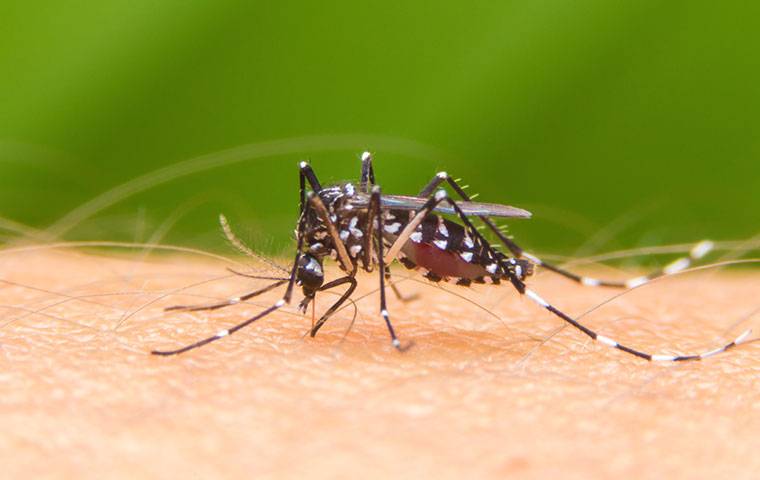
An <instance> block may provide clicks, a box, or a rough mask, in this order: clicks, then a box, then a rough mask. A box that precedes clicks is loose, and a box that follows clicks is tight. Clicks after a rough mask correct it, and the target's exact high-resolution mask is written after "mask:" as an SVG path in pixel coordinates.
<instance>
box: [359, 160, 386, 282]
mask: <svg viewBox="0 0 760 480" xmlns="http://www.w3.org/2000/svg"><path fill="white" fill-rule="evenodd" d="M368 156H369V153H368V152H364V155H363V156H362V160H364V158H365V157H368ZM367 161H368V162H371V158H368V159H367ZM369 171H372V166H371V164H370V168H369ZM372 179H373V182H374V176H373V177H372ZM379 209H380V199H379V198H378V197H376V196H371V197H370V199H369V205H367V220H366V225H365V230H364V238H363V240H362V251H363V254H362V268H364V271H365V272H371V271H372V269H373V258H374V257H373V253H374V252H373V250H374V248H373V247H374V244H373V242H374V240H375V228H380V225H376V223H377V221H376V220H375V219H376V218H377V211H378V210H379ZM381 231H382V230H381Z"/></svg>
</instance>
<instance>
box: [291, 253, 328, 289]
mask: <svg viewBox="0 0 760 480" xmlns="http://www.w3.org/2000/svg"><path fill="white" fill-rule="evenodd" d="M296 280H297V282H298V285H300V286H301V287H303V294H304V295H306V296H307V297H313V296H314V294H315V293H317V290H319V287H321V286H322V283H324V281H325V273H324V271H323V270H322V262H320V261H319V260H318V259H317V258H316V257H315V256H313V255H310V254H308V253H305V254H303V255H301V256H300V258H299V259H298V271H297V272H296Z"/></svg>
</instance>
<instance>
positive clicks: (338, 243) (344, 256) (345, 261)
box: [306, 192, 353, 272]
mask: <svg viewBox="0 0 760 480" xmlns="http://www.w3.org/2000/svg"><path fill="white" fill-rule="evenodd" d="M306 198H307V200H308V202H309V205H311V207H312V208H313V209H314V211H316V212H317V215H318V216H319V218H320V220H322V223H323V224H325V225H326V226H327V232H328V233H329V235H330V237H332V239H333V243H334V244H335V249H336V250H337V251H338V260H339V261H340V263H341V265H342V266H343V270H344V271H346V272H350V271H351V270H353V264H352V262H351V257H350V256H349V255H348V250H346V245H345V244H344V243H343V240H341V238H340V235H339V234H338V229H337V228H335V224H334V223H333V221H332V220H331V219H330V213H329V212H328V211H327V207H325V204H324V202H322V199H321V198H320V197H319V195H317V194H315V193H314V192H309V193H308V195H307V196H306Z"/></svg>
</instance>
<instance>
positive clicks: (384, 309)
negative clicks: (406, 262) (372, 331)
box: [371, 185, 446, 352]
mask: <svg viewBox="0 0 760 480" xmlns="http://www.w3.org/2000/svg"><path fill="white" fill-rule="evenodd" d="M445 193H446V192H443V194H444V195H445ZM371 201H375V202H376V203H377V205H380V187H379V186H378V185H375V186H374V187H372V200H371ZM440 201H441V200H440V199H439V196H438V195H436V196H435V197H432V198H431V199H430V200H429V201H428V202H427V203H426V204H425V206H423V207H422V209H420V212H419V213H418V216H419V214H423V215H422V217H421V218H420V222H421V221H422V218H424V216H425V215H427V213H425V211H426V209H427V212H429V211H430V210H432V208H434V205H435V204H437V203H439V202H440ZM376 215H377V231H376V233H375V235H376V236H377V261H378V264H379V265H378V269H377V272H378V275H379V276H380V315H382V317H383V320H385V325H386V326H387V327H388V333H390V335H391V345H393V346H394V347H395V348H396V350H399V351H402V352H403V351H405V350H407V349H409V348H410V347H411V346H412V345H413V343H411V342H410V343H409V344H407V345H404V346H402V345H401V342H400V341H399V340H398V337H397V336H396V331H395V330H394V329H393V325H392V324H391V319H390V315H389V314H388V305H387V304H386V300H385V259H384V258H383V212H382V209H380V208H378V209H377V212H376ZM413 222H414V219H413V220H412V221H411V222H409V223H410V224H412V223H413ZM417 224H418V225H419V222H417ZM415 228H416V227H415ZM404 231H406V229H405V230H404ZM403 234H404V232H401V235H403ZM409 235H411V232H409V233H408V234H407V235H406V237H407V239H408V238H409ZM399 238H400V236H399ZM396 243H398V240H397V241H396Z"/></svg>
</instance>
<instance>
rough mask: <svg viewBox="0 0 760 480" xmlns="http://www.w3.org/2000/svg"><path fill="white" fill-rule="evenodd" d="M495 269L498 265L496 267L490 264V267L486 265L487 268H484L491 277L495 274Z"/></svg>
mask: <svg viewBox="0 0 760 480" xmlns="http://www.w3.org/2000/svg"><path fill="white" fill-rule="evenodd" d="M497 267H498V265H496V264H495V263H492V264H490V265H488V266H487V267H486V272H488V273H490V274H491V275H493V274H494V273H496V268H497Z"/></svg>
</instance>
